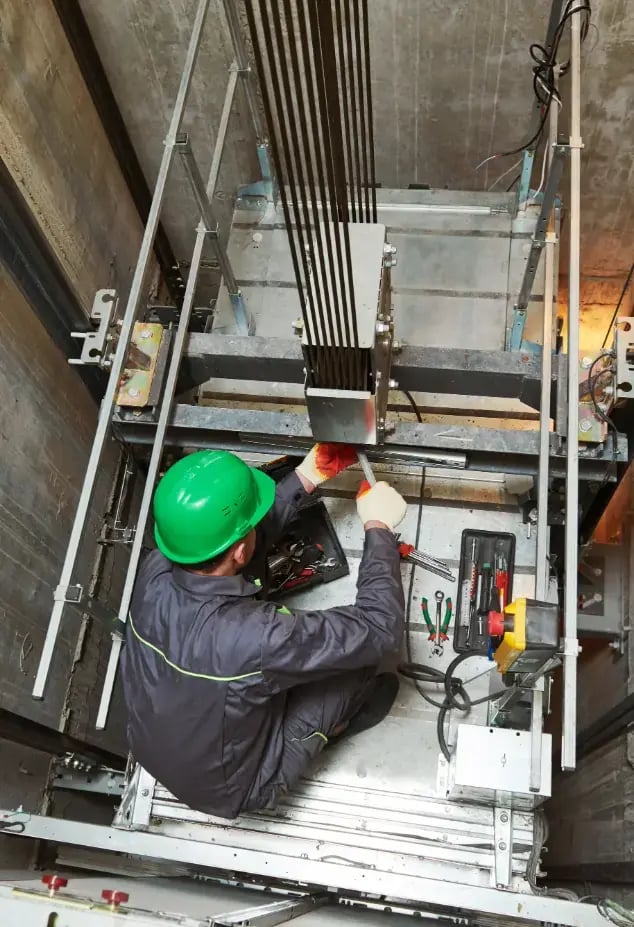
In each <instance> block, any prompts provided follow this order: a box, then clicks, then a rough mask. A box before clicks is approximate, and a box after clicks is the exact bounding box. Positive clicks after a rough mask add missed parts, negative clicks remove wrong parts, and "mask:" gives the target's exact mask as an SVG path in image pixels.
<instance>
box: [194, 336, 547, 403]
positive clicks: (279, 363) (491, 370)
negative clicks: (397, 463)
mask: <svg viewBox="0 0 634 927" xmlns="http://www.w3.org/2000/svg"><path fill="white" fill-rule="evenodd" d="M553 361H554V363H553V380H554V381H555V382H556V381H557V379H558V378H559V377H561V376H562V375H564V365H565V361H564V359H563V358H560V357H556V358H554V359H553ZM392 376H393V377H394V379H395V380H396V381H397V382H398V385H399V387H400V388H401V389H407V390H410V391H414V392H421V393H451V394H454V395H459V396H490V397H498V398H504V399H519V400H521V401H522V402H524V403H526V405H528V406H530V407H531V408H533V409H539V405H540V392H541V361H540V358H539V357H538V356H536V355H534V354H522V353H521V352H517V353H511V352H509V351H470V350H463V349H460V348H426V347H417V346H415V345H404V346H403V348H402V350H401V351H400V352H399V353H398V354H397V355H396V356H395V358H394V361H393V364H392ZM212 377H218V378H221V379H233V380H257V381H261V382H266V383H303V382H304V380H305V373H304V358H303V355H302V350H301V346H300V344H299V341H298V340H294V339H288V340H287V339H283V338H260V337H257V336H255V337H239V336H233V335H214V334H192V335H190V336H189V341H188V343H187V345H186V347H185V353H184V355H183V364H182V367H181V378H180V380H179V389H180V390H181V391H185V390H188V389H191V388H192V387H194V386H199V385H200V384H202V383H205V382H206V381H207V380H209V379H211V378H212Z"/></svg>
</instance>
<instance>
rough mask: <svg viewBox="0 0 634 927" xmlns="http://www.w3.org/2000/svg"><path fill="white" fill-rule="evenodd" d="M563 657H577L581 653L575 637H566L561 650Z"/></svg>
mask: <svg viewBox="0 0 634 927" xmlns="http://www.w3.org/2000/svg"><path fill="white" fill-rule="evenodd" d="M562 653H563V655H564V657H575V658H576V657H578V656H579V654H580V653H581V647H580V646H579V641H578V640H577V638H576V637H566V638H565V639H564V646H563V649H562Z"/></svg>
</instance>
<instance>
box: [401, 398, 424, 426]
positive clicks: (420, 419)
mask: <svg viewBox="0 0 634 927" xmlns="http://www.w3.org/2000/svg"><path fill="white" fill-rule="evenodd" d="M401 392H402V394H403V395H404V396H405V397H406V398H407V401H408V402H409V404H410V405H411V407H412V409H413V410H414V415H415V416H416V420H417V421H418V424H419V425H422V424H423V416H422V415H421V414H420V409H419V408H418V405H417V404H416V400H415V399H414V397H413V396H412V394H411V393H410V391H409V390H408V389H402V390H401Z"/></svg>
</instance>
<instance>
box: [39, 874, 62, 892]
mask: <svg viewBox="0 0 634 927" xmlns="http://www.w3.org/2000/svg"><path fill="white" fill-rule="evenodd" d="M42 882H43V883H44V885H47V886H48V890H49V892H50V894H51V895H54V894H55V892H57V891H59V889H60V888H66V886H67V885H68V879H64V878H63V877H62V876H58V875H45V876H42Z"/></svg>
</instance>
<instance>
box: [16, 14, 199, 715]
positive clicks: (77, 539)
mask: <svg viewBox="0 0 634 927" xmlns="http://www.w3.org/2000/svg"><path fill="white" fill-rule="evenodd" d="M208 7H209V0H199V3H198V7H197V9H196V16H195V18H194V24H193V28H192V35H191V39H190V42H189V47H188V49H187V55H186V58H185V66H184V68H183V74H182V77H181V81H180V85H179V88H178V93H177V95H176V101H175V104H174V112H173V114H172V119H171V122H170V126H169V129H168V132H167V136H166V138H165V144H164V148H163V155H162V158H161V164H160V167H159V172H158V176H157V179H156V185H155V187H154V194H153V196H152V205H151V207H150V212H149V215H148V221H147V225H146V227H145V231H144V233H143V240H142V242H141V249H140V252H139V258H138V261H137V265H136V268H135V272H134V277H133V279H132V285H131V287H130V295H129V297H128V302H127V306H126V310H125V314H124V316H123V319H122V325H121V330H120V333H119V341H118V344H117V348H116V351H115V353H114V356H113V359H112V367H111V369H110V377H109V379H108V385H107V387H106V392H105V395H104V398H103V401H102V403H101V408H100V410H99V419H98V422H97V429H96V432H95V438H94V441H93V445H92V449H91V452H90V457H89V459H88V463H87V465H86V473H85V476H84V482H83V485H82V488H81V493H80V496H79V502H78V504H77V511H76V512H75V519H74V521H73V527H72V530H71V535H70V539H69V542H68V547H67V549H66V555H65V557H64V563H63V566H62V571H61V575H60V580H59V585H58V589H57V590H56V594H55V600H54V604H53V610H52V612H51V617H50V621H49V625H48V629H47V632H46V638H45V641H44V647H43V649H42V654H41V657H40V662H39V666H38V670H37V674H36V677H35V683H34V686H33V697H34V698H37V699H41V698H43V697H44V689H45V686H46V680H47V677H48V672H49V668H50V665H51V661H52V659H53V652H54V649H55V642H56V640H57V635H58V632H59V628H60V624H61V621H62V614H63V611H64V605H65V602H66V599H65V596H66V589H67V587H68V586H69V585H70V582H71V579H72V574H73V570H74V568H75V562H76V559H77V552H78V549H79V545H80V543H81V538H82V534H83V531H84V526H85V523H86V518H87V515H88V509H89V506H90V501H91V499H92V495H93V492H94V489H95V483H96V481H97V474H98V472H99V464H100V462H101V458H102V455H103V452H104V448H105V445H106V441H107V439H108V436H109V433H110V425H111V421H112V416H113V413H114V409H115V404H116V397H117V394H118V390H119V381H120V379H121V374H122V372H123V364H124V361H125V358H126V355H127V352H128V346H129V344H130V339H131V337H132V331H133V328H134V322H135V320H136V317H137V313H138V311H139V306H140V304H141V300H142V297H143V291H144V284H145V278H146V275H147V271H148V268H149V264H150V258H151V255H152V248H153V245H154V238H155V236H156V232H157V229H158V225H159V219H160V213H161V206H162V204H163V198H164V196H165V188H166V185H167V178H168V175H169V171H170V167H171V164H172V160H173V158H174V153H175V148H176V138H177V135H178V132H179V130H180V126H181V122H182V119H183V114H184V111H185V106H186V103H187V97H188V94H189V90H190V86H191V81H192V75H193V72H194V66H195V64H196V58H197V56H198V49H199V47H200V41H201V36H202V31H203V27H204V25H205V19H206V16H207V10H208Z"/></svg>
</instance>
